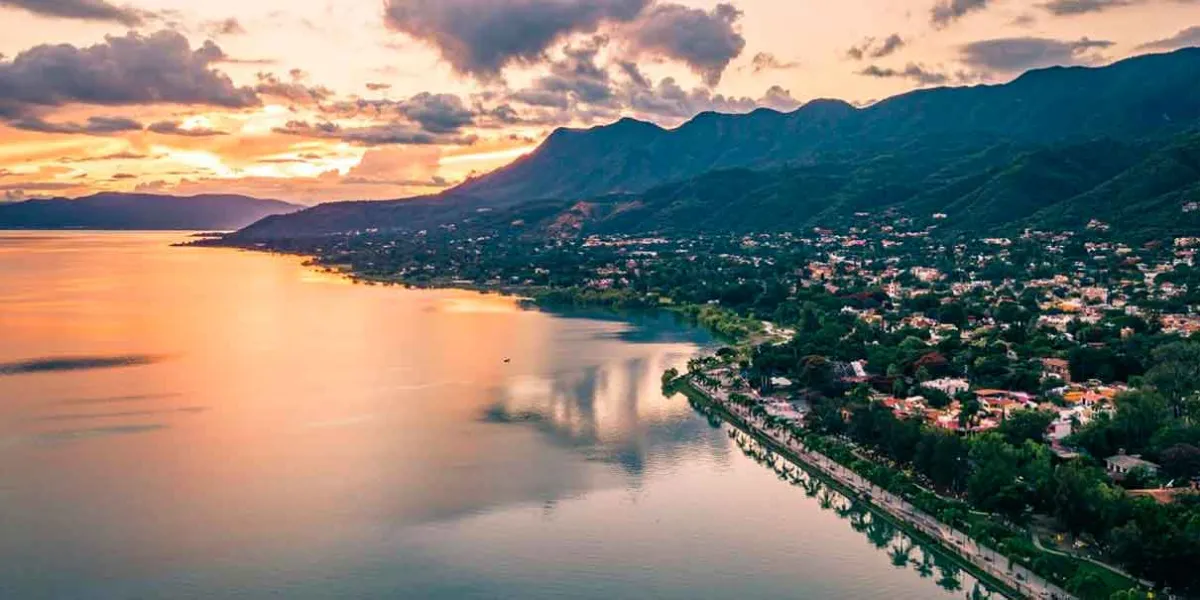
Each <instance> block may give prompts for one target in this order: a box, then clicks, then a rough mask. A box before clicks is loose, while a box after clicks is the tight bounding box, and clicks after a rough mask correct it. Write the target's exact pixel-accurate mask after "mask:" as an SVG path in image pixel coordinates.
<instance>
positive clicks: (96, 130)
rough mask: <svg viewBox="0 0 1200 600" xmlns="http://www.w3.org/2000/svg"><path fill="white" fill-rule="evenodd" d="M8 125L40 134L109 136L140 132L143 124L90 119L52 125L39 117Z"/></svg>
mask: <svg viewBox="0 0 1200 600" xmlns="http://www.w3.org/2000/svg"><path fill="white" fill-rule="evenodd" d="M8 125H9V126H11V127H14V128H16V129H21V130H24V131H36V132H39V133H69V134H87V135H107V134H111V133H122V132H126V131H140V130H141V129H142V124H141V123H138V122H137V121H134V120H133V119H127V118H125V117H88V119H87V121H86V122H84V123H75V122H65V123H51V122H48V121H44V120H42V119H40V118H38V117H23V118H18V119H15V120H12V121H9V122H8Z"/></svg>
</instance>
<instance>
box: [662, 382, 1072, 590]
mask: <svg viewBox="0 0 1200 600" xmlns="http://www.w3.org/2000/svg"><path fill="white" fill-rule="evenodd" d="M673 388H674V389H675V390H676V391H680V392H683V393H685V394H686V395H688V397H689V398H692V399H696V400H699V401H701V402H704V403H707V404H708V405H709V406H711V407H713V408H715V409H716V410H715V412H716V413H717V414H718V415H719V416H720V417H722V418H723V419H724V420H726V421H727V422H729V423H730V424H731V425H733V426H734V427H737V428H738V429H741V430H743V431H745V432H746V433H748V434H750V435H752V436H754V437H755V438H757V439H759V440H760V441H763V442H766V444H767V445H768V447H770V448H771V449H773V450H774V451H776V452H777V453H779V454H780V455H782V456H784V457H785V458H787V459H788V460H790V461H791V462H793V463H795V464H796V465H797V466H799V467H801V468H804V469H806V470H810V471H816V472H818V473H819V474H821V475H822V476H824V477H825V478H827V479H829V480H832V481H833V482H834V483H836V484H837V485H839V486H841V487H842V488H844V489H846V490H848V491H849V492H851V493H852V494H853V495H854V496H855V497H857V498H859V499H861V500H864V501H866V502H869V503H870V504H871V505H872V506H874V507H875V508H876V509H877V510H879V511H882V512H883V513H885V514H886V515H887V516H888V517H890V518H892V519H894V520H895V521H897V522H899V523H901V524H902V525H904V526H906V527H908V528H910V529H911V530H913V531H915V532H917V533H919V534H920V536H921V537H922V538H924V539H927V540H929V541H932V542H934V543H936V544H938V545H939V546H941V547H942V548H943V549H945V550H946V551H948V552H951V553H952V554H953V555H955V556H956V557H958V558H959V559H960V560H961V561H962V562H964V563H965V565H967V566H969V567H970V568H971V571H972V573H973V574H975V575H976V576H978V577H980V578H981V579H982V580H984V581H986V582H987V583H989V584H990V585H991V586H992V587H994V588H996V591H998V592H1000V593H1003V594H1005V595H1006V596H1008V597H1012V598H1035V599H1039V600H1040V599H1049V600H1075V598H1076V597H1075V596H1074V595H1072V594H1070V593H1069V592H1067V591H1066V590H1064V589H1062V588H1061V587H1059V586H1057V585H1055V584H1053V583H1051V582H1049V581H1047V580H1045V579H1044V578H1042V577H1040V576H1038V575H1037V574H1035V573H1033V572H1032V571H1030V570H1029V569H1026V568H1025V567H1023V566H1021V565H1019V564H1016V563H1015V562H1013V561H1010V560H1008V559H1007V558H1006V557H1004V555H1002V554H1001V553H999V552H997V551H996V550H994V549H992V548H988V547H987V546H984V545H982V544H979V543H978V542H976V541H975V540H973V539H971V537H970V536H968V535H967V534H965V533H963V532H962V531H959V530H957V529H955V528H953V527H951V526H949V525H947V524H945V523H942V522H940V521H939V520H937V519H936V518H934V517H932V516H930V515H929V514H926V513H925V512H923V511H921V510H920V509H918V508H916V507H915V506H913V505H912V504H910V503H909V502H908V501H906V500H905V499H904V498H901V497H899V496H897V495H896V494H893V493H891V492H889V491H887V490H885V489H883V488H881V487H879V486H877V485H875V484H873V483H871V482H870V481H868V480H867V479H865V478H863V477H862V476H860V475H858V474H857V473H855V472H854V471H852V470H850V469H848V468H846V467H845V466H842V465H841V464H839V463H837V462H836V461H834V460H833V459H831V458H829V457H828V456H825V455H824V454H821V453H820V452H817V451H815V450H813V449H812V448H810V447H808V446H806V445H805V444H804V443H803V441H802V440H800V439H798V438H796V437H794V436H791V435H789V434H788V432H787V431H786V430H784V429H782V428H778V427H773V426H772V425H771V423H769V422H768V421H767V420H765V419H763V418H762V417H760V416H757V415H754V414H752V413H751V411H749V410H747V409H746V408H745V407H742V406H740V405H738V404H736V403H733V402H731V401H730V396H729V395H728V394H726V393H724V392H723V390H722V389H720V388H718V389H717V390H715V391H709V390H707V389H705V388H704V387H703V386H699V385H695V384H694V383H693V382H692V381H691V380H690V379H688V378H687V377H686V376H684V377H681V378H680V379H679V380H677V381H675V382H674V383H673Z"/></svg>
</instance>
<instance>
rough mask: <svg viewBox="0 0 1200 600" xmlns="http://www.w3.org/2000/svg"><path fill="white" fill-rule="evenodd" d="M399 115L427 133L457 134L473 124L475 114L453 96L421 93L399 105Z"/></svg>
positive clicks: (460, 99) (459, 99)
mask: <svg viewBox="0 0 1200 600" xmlns="http://www.w3.org/2000/svg"><path fill="white" fill-rule="evenodd" d="M399 111H400V114H402V115H404V116H405V117H407V118H408V119H409V120H410V121H413V122H415V123H417V124H419V125H420V126H421V129H423V130H425V131H428V132H429V133H435V134H444V133H457V132H458V131H460V130H461V129H462V128H463V127H466V126H468V125H471V124H472V123H474V122H475V114H474V113H473V112H472V111H471V110H469V109H468V108H467V107H466V105H465V104H463V101H462V98H459V97H458V96H456V95H454V94H430V93H429V92H422V93H420V94H417V95H416V96H413V97H411V98H409V99H408V100H405V101H403V102H401V103H400V105H399Z"/></svg>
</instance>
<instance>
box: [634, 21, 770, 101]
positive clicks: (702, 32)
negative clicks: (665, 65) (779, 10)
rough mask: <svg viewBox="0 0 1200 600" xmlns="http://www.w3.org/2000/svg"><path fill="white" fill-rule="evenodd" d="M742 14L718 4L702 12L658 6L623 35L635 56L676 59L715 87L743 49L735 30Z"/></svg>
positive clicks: (739, 35)
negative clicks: (647, 55) (638, 54)
mask: <svg viewBox="0 0 1200 600" xmlns="http://www.w3.org/2000/svg"><path fill="white" fill-rule="evenodd" d="M741 17H742V12H741V11H740V10H738V9H737V8H736V7H735V6H733V5H732V4H725V3H722V4H718V5H717V6H716V7H715V8H713V10H711V11H708V12H705V11H703V10H700V9H697V8H689V7H686V6H681V5H678V4H659V5H655V6H653V7H651V8H650V9H649V10H648V11H647V12H646V13H644V14H643V15H642V16H641V17H639V18H638V19H637V20H636V21H634V22H633V23H632V24H630V25H629V26H628V28H627V30H626V31H624V32H622V35H624V36H626V37H627V38H628V41H629V43H630V44H632V46H633V48H634V50H635V51H636V52H638V53H649V54H656V55H659V56H663V57H666V58H670V59H675V60H678V61H680V62H682V63H684V64H686V65H688V66H689V67H691V69H692V70H693V71H695V72H696V74H698V75H700V76H701V77H702V78H703V79H704V82H705V83H707V84H708V85H710V86H715V85H717V84H718V83H720V81H721V76H722V75H723V74H724V73H725V69H726V68H727V67H728V66H729V63H730V62H732V61H733V59H735V58H737V57H738V56H741V54H742V51H743V50H744V49H745V48H746V38H744V37H742V34H741V32H740V31H738V29H739V28H738V26H737V25H738V20H740V19H741Z"/></svg>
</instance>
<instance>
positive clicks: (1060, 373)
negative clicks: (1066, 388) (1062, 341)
mask: <svg viewBox="0 0 1200 600" xmlns="http://www.w3.org/2000/svg"><path fill="white" fill-rule="evenodd" d="M1042 376H1043V378H1049V377H1056V378H1058V379H1059V380H1061V381H1062V382H1063V383H1071V363H1069V362H1067V361H1065V360H1063V359H1061V358H1043V359H1042Z"/></svg>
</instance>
